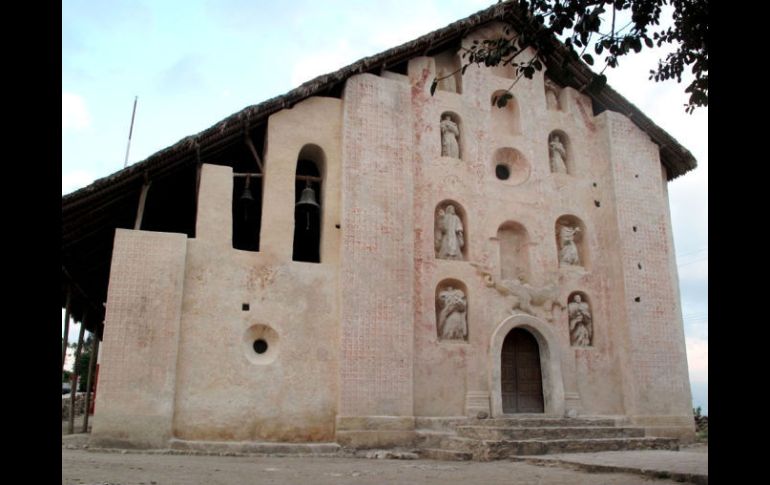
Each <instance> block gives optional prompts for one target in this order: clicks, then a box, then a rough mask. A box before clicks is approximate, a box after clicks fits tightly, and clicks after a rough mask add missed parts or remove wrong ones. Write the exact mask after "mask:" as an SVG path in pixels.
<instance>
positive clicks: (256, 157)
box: [244, 133, 265, 173]
mask: <svg viewBox="0 0 770 485" xmlns="http://www.w3.org/2000/svg"><path fill="white" fill-rule="evenodd" d="M245 135H246V136H245V137H244V139H245V141H246V146H247V147H249V151H251V154H252V155H253V156H254V161H255V162H257V167H259V171H260V173H265V169H264V168H262V160H260V159H259V155H258V154H257V149H256V148H254V143H252V141H251V137H250V136H249V135H248V133H246V134H245Z"/></svg>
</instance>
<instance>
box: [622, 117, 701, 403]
mask: <svg viewBox="0 0 770 485" xmlns="http://www.w3.org/2000/svg"><path fill="white" fill-rule="evenodd" d="M608 121H609V123H608V126H609V136H610V151H611V159H612V175H613V184H614V189H615V195H616V203H617V207H616V210H617V220H618V231H619V234H620V241H619V243H620V244H619V249H620V252H621V261H622V267H623V285H624V287H625V307H626V308H627V325H628V334H627V335H628V339H629V342H628V344H629V347H628V349H629V359H628V364H629V366H630V369H628V371H629V372H630V373H631V375H630V376H628V377H631V378H632V379H633V385H632V388H633V389H635V394H636V396H635V399H633V401H632V406H633V407H634V408H635V409H629V410H627V411H629V412H630V413H632V414H656V415H668V414H680V413H683V412H685V413H686V412H687V411H688V410H689V407H690V388H689V380H688V377H687V376H688V374H687V358H686V353H685V342H684V331H683V327H682V320H681V309H680V306H679V294H678V288H677V281H676V272H675V270H672V268H671V264H672V262H673V258H672V257H671V256H672V254H673V252H674V247H673V242H672V241H673V239H672V235H671V226H670V220H669V218H668V197H667V193H666V190H665V186H664V184H665V178H664V176H663V175H662V174H661V165H660V161H659V157H658V147H657V146H656V145H654V144H653V143H651V142H650V140H649V138H648V137H647V135H645V134H644V133H642V132H641V131H640V130H639V129H638V128H637V127H636V126H635V125H633V123H632V122H631V121H630V120H628V119H625V118H623V117H622V116H619V115H615V114H611V116H609V117H608ZM634 227H636V231H634ZM640 265H641V268H640ZM637 298H638V299H639V301H636V299H637Z"/></svg>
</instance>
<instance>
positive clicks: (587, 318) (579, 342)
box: [567, 295, 593, 347]
mask: <svg viewBox="0 0 770 485" xmlns="http://www.w3.org/2000/svg"><path fill="white" fill-rule="evenodd" d="M567 312H568V313H569V336H570V342H571V343H572V345H573V346H576V347H589V346H590V345H591V340H592V338H593V324H592V322H591V312H590V310H589V309H588V303H586V302H584V301H583V298H582V297H581V296H580V295H575V296H573V297H572V302H570V303H569V304H568V305H567Z"/></svg>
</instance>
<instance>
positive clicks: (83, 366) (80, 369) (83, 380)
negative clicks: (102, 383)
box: [73, 335, 93, 392]
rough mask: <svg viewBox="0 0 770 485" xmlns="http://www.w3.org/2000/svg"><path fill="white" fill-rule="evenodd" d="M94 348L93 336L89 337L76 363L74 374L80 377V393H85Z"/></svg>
mask: <svg viewBox="0 0 770 485" xmlns="http://www.w3.org/2000/svg"><path fill="white" fill-rule="evenodd" d="M92 348H93V336H92V335H89V336H88V337H87V338H86V340H85V342H83V347H82V348H81V349H80V355H79V356H78V359H77V360H76V361H75V365H74V369H73V370H74V372H75V374H77V376H78V391H79V392H85V390H86V385H87V377H88V367H89V366H90V365H91V350H92Z"/></svg>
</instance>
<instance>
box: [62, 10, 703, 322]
mask: <svg viewBox="0 0 770 485" xmlns="http://www.w3.org/2000/svg"><path fill="white" fill-rule="evenodd" d="M515 10H516V4H515V3H511V2H506V3H499V4H496V5H494V6H492V7H489V8H487V9H485V10H482V11H479V12H477V13H475V14H473V15H471V16H469V17H467V18H465V19H462V20H459V21H457V22H454V23H452V24H450V25H448V26H446V27H444V28H442V29H438V30H436V31H434V32H431V33H429V34H427V35H424V36H422V37H420V38H418V39H415V40H413V41H411V42H407V43H405V44H402V45H400V46H398V47H394V48H392V49H389V50H387V51H385V52H382V53H380V54H376V55H374V56H371V57H366V58H363V59H361V60H359V61H357V62H355V63H353V64H351V65H349V66H346V67H343V68H342V69H339V70H338V71H335V72H333V73H330V74H325V75H322V76H318V77H316V78H315V79H313V80H311V81H308V82H306V83H304V84H302V85H301V86H299V87H298V88H296V89H293V90H291V91H289V92H288V93H286V94H283V95H281V96H277V97H275V98H272V99H269V100H267V101H264V102H262V103H259V104H256V105H253V106H248V107H246V108H244V109H242V110H241V111H239V112H237V113H235V114H233V115H231V116H228V117H227V118H225V119H223V120H222V121H220V122H218V123H216V124H214V125H213V126H211V127H210V128H208V129H206V130H203V131H201V132H200V133H198V134H196V135H192V136H188V137H186V138H184V139H182V140H180V141H179V142H177V143H175V144H174V145H172V146H170V147H168V148H165V149H163V150H161V151H159V152H157V153H155V154H153V155H151V156H150V157H148V158H147V159H146V160H143V161H141V162H138V163H136V164H134V165H132V166H130V167H128V168H125V169H123V170H120V171H119V172H116V173H114V174H112V175H110V176H108V177H105V178H102V179H99V180H96V181H94V182H93V183H91V184H90V185H89V186H87V187H84V188H82V189H80V190H77V191H75V192H73V193H70V194H67V195H65V196H63V197H62V252H63V255H62V257H63V266H62V278H63V279H62V288H63V295H62V305H63V304H64V300H65V296H64V288H65V287H66V286H67V285H70V286H71V283H73V282H74V283H77V287H78V288H79V289H76V290H75V291H74V292H73V295H72V298H73V313H74V316H75V318H77V319H80V316H82V314H83V312H84V311H85V310H86V309H87V308H90V309H91V310H95V311H96V314H95V315H92V316H95V317H96V318H89V319H90V320H97V321H101V320H102V318H103V311H104V309H103V305H102V302H104V301H105V300H106V287H107V276H108V274H109V263H110V259H111V253H112V236H113V234H114V229H115V228H116V227H130V224H125V223H118V222H116V220H115V217H112V216H113V215H114V214H113V213H112V212H111V211H114V210H116V209H115V207H119V206H122V205H130V204H131V203H132V202H135V200H136V199H138V193H139V190H140V188H141V185H142V183H143V181H144V180H154V179H156V178H158V177H167V176H169V175H171V174H174V173H175V172H178V171H180V170H182V169H184V168H189V167H191V166H195V164H197V163H199V162H200V161H201V160H203V161H206V158H207V156H210V155H212V154H214V153H217V152H218V151H221V150H222V147H223V146H226V145H228V144H233V143H236V142H240V143H242V139H243V136H244V133H245V132H248V131H249V130H251V129H253V128H254V127H256V126H257V125H260V124H264V123H265V122H266V120H267V118H268V117H269V116H270V115H272V114H273V113H276V112H278V111H280V110H282V109H284V108H288V107H291V106H292V105H294V104H296V103H297V102H299V101H302V100H304V99H306V98H308V97H310V96H324V95H329V94H330V93H335V92H336V93H338V92H339V90H340V87H341V86H342V85H344V82H345V81H346V80H347V78H349V77H350V76H353V75H355V74H359V73H365V72H369V73H375V74H379V73H381V72H382V71H384V70H387V69H389V68H392V67H393V66H396V65H398V64H401V63H403V62H405V61H407V60H409V59H410V58H412V57H415V56H422V55H426V54H431V53H436V52H439V51H440V50H442V49H444V48H446V47H448V46H449V45H450V44H452V43H456V42H458V41H459V40H460V39H461V38H462V37H464V36H466V35H467V34H468V33H469V32H470V31H471V30H473V29H476V28H478V27H480V26H482V25H483V24H486V23H488V22H492V21H495V20H503V19H505V20H506V21H509V22H512V23H513V24H514V26H515V25H516V24H517V23H518V24H520V25H521V24H522V23H523V22H525V21H526V20H525V19H524V18H523V17H522V16H521V15H520V14H519V13H517V12H516V11H515ZM553 41H554V42H555V43H558V42H557V41H556V40H555V39H554V40H553ZM565 57H566V50H565V49H564V48H563V47H561V45H560V44H559V48H557V49H556V52H555V53H554V55H553V56H552V58H551V59H549V61H548V62H547V63H546V68H547V69H548V70H549V75H552V77H555V78H556V80H557V81H558V82H560V83H562V84H563V85H569V86H572V87H574V88H576V89H579V90H582V89H583V88H585V87H586V86H588V85H589V84H590V81H591V80H592V79H593V77H594V73H593V72H592V71H591V69H590V68H589V67H588V66H587V65H586V64H584V63H583V62H582V61H570V62H568V63H567V64H566V69H562V61H563V59H564V58H565ZM554 74H555V75H554ZM587 94H588V95H590V96H591V97H592V99H593V102H594V105H595V107H596V108H597V110H598V111H603V110H610V111H616V112H620V113H623V114H624V115H626V116H628V117H629V118H630V119H631V120H632V121H633V122H634V123H635V124H636V125H637V126H638V127H639V128H640V129H642V130H644V131H645V132H646V133H647V134H648V135H649V136H650V138H651V139H652V141H653V142H655V143H657V144H658V145H659V146H660V156H661V161H662V163H663V165H664V166H665V167H666V169H667V173H668V179H669V180H671V179H674V178H676V177H678V176H679V175H682V174H684V173H686V172H688V171H689V170H692V169H693V168H695V166H696V161H695V158H694V157H693V156H692V154H691V153H690V152H689V151H688V150H687V149H686V148H684V147H683V146H681V145H680V144H679V143H678V142H677V141H676V140H675V139H674V138H673V137H671V136H670V135H669V134H668V133H666V132H665V131H663V130H662V129H661V128H660V127H659V126H657V125H656V124H655V123H653V122H652V120H650V119H649V118H648V117H647V116H645V115H644V113H642V112H641V111H640V110H639V109H638V108H637V107H636V106H634V105H633V104H631V103H630V102H629V101H628V100H626V99H625V98H624V97H623V96H621V95H619V94H618V93H617V92H616V91H615V90H613V89H612V88H611V87H609V86H606V85H605V86H604V87H603V88H601V89H600V90H598V92H587ZM95 215H98V216H95ZM97 235H100V237H97ZM86 266H87V267H86ZM89 327H91V326H90V325H89Z"/></svg>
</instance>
